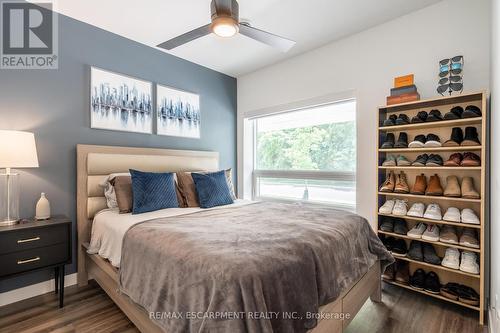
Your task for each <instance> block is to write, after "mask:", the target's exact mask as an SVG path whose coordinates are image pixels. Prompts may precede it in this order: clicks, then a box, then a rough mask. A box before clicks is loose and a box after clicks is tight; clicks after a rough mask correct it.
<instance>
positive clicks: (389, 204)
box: [378, 200, 396, 215]
mask: <svg viewBox="0 0 500 333" xmlns="http://www.w3.org/2000/svg"><path fill="white" fill-rule="evenodd" d="M395 203H396V201H395V200H387V201H386V202H384V204H383V205H382V207H380V208H379V209H378V212H379V213H380V214H386V215H390V214H391V213H392V209H393V208H394V204H395Z"/></svg>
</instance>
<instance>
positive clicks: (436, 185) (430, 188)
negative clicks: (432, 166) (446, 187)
mask: <svg viewBox="0 0 500 333" xmlns="http://www.w3.org/2000/svg"><path fill="white" fill-rule="evenodd" d="M425 195H443V187H442V186H441V179H440V178H439V176H438V175H437V174H435V175H434V176H431V178H430V179H429V184H428V185H427V189H426V190H425Z"/></svg>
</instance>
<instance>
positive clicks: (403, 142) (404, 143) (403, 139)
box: [394, 132, 408, 148]
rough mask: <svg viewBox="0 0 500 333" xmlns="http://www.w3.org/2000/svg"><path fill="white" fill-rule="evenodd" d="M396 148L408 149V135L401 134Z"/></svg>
mask: <svg viewBox="0 0 500 333" xmlns="http://www.w3.org/2000/svg"><path fill="white" fill-rule="evenodd" d="M394 148H408V134H406V132H400V133H399V137H398V141H396V143H395V144H394Z"/></svg>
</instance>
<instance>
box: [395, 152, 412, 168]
mask: <svg viewBox="0 0 500 333" xmlns="http://www.w3.org/2000/svg"><path fill="white" fill-rule="evenodd" d="M397 164H398V165H399V166H409V165H411V162H410V161H408V159H407V158H406V157H405V156H403V155H399V156H398V158H397Z"/></svg>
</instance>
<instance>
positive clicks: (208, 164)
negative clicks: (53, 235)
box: [76, 145, 381, 333]
mask: <svg viewBox="0 0 500 333" xmlns="http://www.w3.org/2000/svg"><path fill="white" fill-rule="evenodd" d="M76 151H77V230H78V242H77V244H78V275H77V280H78V285H79V286H83V285H86V284H87V283H88V280H89V279H94V280H96V281H97V283H98V284H99V285H100V286H101V287H102V289H103V290H104V291H105V292H106V293H107V294H108V295H109V297H110V298H111V299H112V300H113V301H114V302H115V303H116V305H117V306H118V307H119V308H120V309H121V310H122V311H123V312H124V313H125V315H126V316H127V317H128V318H129V319H130V320H131V321H132V322H133V323H134V324H135V325H136V327H137V328H138V329H139V330H140V331H141V332H143V333H156V332H158V333H160V332H163V331H162V330H161V329H160V328H159V327H158V326H157V325H156V324H155V323H154V322H153V321H152V320H151V319H150V318H149V315H148V313H147V312H146V311H145V310H144V309H143V308H142V307H141V306H139V305H138V304H136V303H134V302H133V301H132V300H130V299H129V298H128V297H127V296H126V295H124V294H122V293H120V292H119V285H118V270H117V269H116V268H115V267H113V266H112V265H111V264H110V263H109V262H108V261H107V260H105V259H103V258H101V257H100V256H98V255H90V254H88V253H87V252H86V249H87V247H88V244H89V241H90V231H91V229H92V220H93V218H94V215H95V214H96V213H97V212H98V211H100V210H101V209H104V208H106V199H105V197H104V192H103V189H102V188H101V187H100V186H99V183H100V182H101V180H102V179H103V178H104V177H105V176H106V175H109V174H111V173H119V172H128V169H139V170H143V171H151V172H177V171H196V170H217V169H218V168H219V154H218V153H217V152H208V151H191V150H171V149H155V148H133V147H115V146H91V145H77V147H76ZM368 297H370V298H371V299H372V301H374V302H380V301H381V271H380V262H376V263H375V264H374V265H373V266H372V267H370V268H369V270H368V272H367V273H366V274H365V275H364V276H363V277H361V278H360V279H359V280H358V281H356V283H354V284H353V285H352V286H351V287H350V288H348V290H347V291H346V292H344V293H343V294H342V295H341V296H340V297H339V298H338V299H337V300H336V301H334V302H332V303H329V304H326V305H325V306H323V307H321V308H320V312H322V313H339V314H340V313H344V314H349V318H345V319H344V320H335V319H325V320H320V321H319V323H318V325H317V326H316V327H315V328H314V329H312V330H311V331H310V333H341V332H342V331H343V330H344V328H345V327H347V325H348V324H349V323H350V321H351V320H352V318H354V316H355V315H356V313H357V312H358V311H359V309H360V308H361V307H362V306H363V304H364V303H365V301H366V300H367V299H368Z"/></svg>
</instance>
